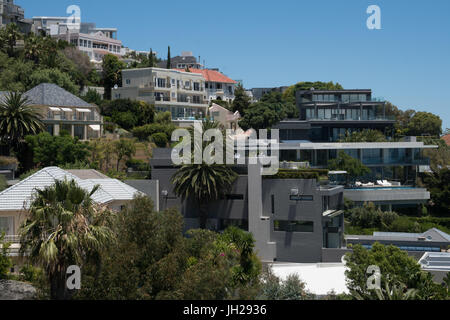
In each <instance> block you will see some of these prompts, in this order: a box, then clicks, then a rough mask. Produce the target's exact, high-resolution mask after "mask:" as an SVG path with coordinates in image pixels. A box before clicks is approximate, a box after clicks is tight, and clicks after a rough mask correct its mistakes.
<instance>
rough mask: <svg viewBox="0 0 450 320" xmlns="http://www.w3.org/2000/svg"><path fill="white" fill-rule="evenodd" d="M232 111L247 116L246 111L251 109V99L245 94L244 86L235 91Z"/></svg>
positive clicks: (238, 86)
mask: <svg viewBox="0 0 450 320" xmlns="http://www.w3.org/2000/svg"><path fill="white" fill-rule="evenodd" d="M231 107H232V111H233V112H236V111H239V113H240V114H241V116H242V115H244V114H245V112H246V110H247V109H248V108H249V107H250V97H249V96H248V95H247V94H246V93H245V89H244V87H243V86H242V84H240V83H239V84H238V85H237V86H236V89H235V90H234V100H233V103H232V105H231Z"/></svg>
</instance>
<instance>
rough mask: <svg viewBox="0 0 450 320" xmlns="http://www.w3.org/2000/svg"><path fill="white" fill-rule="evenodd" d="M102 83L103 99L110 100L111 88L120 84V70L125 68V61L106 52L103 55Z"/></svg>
mask: <svg viewBox="0 0 450 320" xmlns="http://www.w3.org/2000/svg"><path fill="white" fill-rule="evenodd" d="M102 68H103V85H104V87H105V99H106V100H111V96H112V93H111V91H112V88H114V86H116V85H117V86H119V87H120V86H122V72H121V71H122V70H123V69H125V68H126V66H125V63H124V62H122V61H120V60H119V58H117V57H116V56H115V55H112V54H107V55H105V56H104V57H103V63H102Z"/></svg>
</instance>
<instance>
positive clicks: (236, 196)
mask: <svg viewBox="0 0 450 320" xmlns="http://www.w3.org/2000/svg"><path fill="white" fill-rule="evenodd" d="M225 199H226V200H244V195H243V194H226V195H225Z"/></svg>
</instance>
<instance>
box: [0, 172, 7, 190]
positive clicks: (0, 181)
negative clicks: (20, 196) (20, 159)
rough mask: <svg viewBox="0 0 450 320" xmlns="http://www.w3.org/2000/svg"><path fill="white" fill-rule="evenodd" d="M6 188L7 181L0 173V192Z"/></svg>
mask: <svg viewBox="0 0 450 320" xmlns="http://www.w3.org/2000/svg"><path fill="white" fill-rule="evenodd" d="M6 188H8V183H7V182H6V178H5V176H3V175H1V174H0V192H2V191H3V190H5V189H6Z"/></svg>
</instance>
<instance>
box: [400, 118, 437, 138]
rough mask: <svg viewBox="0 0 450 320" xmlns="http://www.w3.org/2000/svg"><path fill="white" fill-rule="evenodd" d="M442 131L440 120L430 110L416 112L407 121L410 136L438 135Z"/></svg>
mask: <svg viewBox="0 0 450 320" xmlns="http://www.w3.org/2000/svg"><path fill="white" fill-rule="evenodd" d="M441 133H442V120H441V118H440V117H439V116H437V115H434V114H432V113H430V112H417V113H416V114H414V116H413V117H412V118H411V120H410V121H409V123H408V134H409V135H410V136H422V135H431V136H437V137H439V136H440V134H441Z"/></svg>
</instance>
